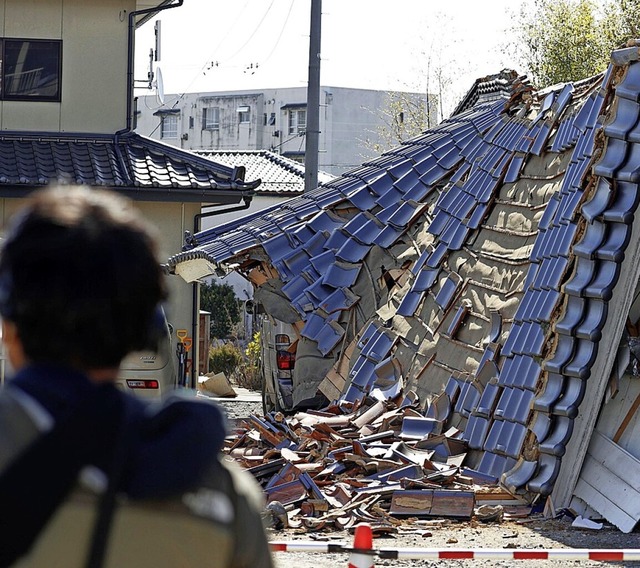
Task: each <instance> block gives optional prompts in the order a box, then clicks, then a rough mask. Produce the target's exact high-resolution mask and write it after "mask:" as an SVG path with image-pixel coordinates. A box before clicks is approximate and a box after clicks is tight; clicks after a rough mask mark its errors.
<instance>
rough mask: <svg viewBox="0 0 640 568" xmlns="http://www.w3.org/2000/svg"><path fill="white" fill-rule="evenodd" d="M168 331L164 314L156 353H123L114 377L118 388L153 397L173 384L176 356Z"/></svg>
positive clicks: (166, 390) (141, 395) (164, 391)
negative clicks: (118, 370)
mask: <svg viewBox="0 0 640 568" xmlns="http://www.w3.org/2000/svg"><path fill="white" fill-rule="evenodd" d="M163 317H164V312H163ZM171 334H172V329H171V325H170V324H169V322H168V321H167V320H166V317H164V329H163V332H162V338H161V340H160V343H159V345H158V351H157V353H156V352H154V351H136V352H134V353H131V354H129V355H128V356H127V357H125V359H124V361H123V362H122V365H121V366H120V372H119V374H118V381H117V385H118V386H119V387H120V388H121V389H123V390H125V391H128V392H130V393H133V394H134V395H136V396H140V397H143V398H152V399H154V398H160V397H161V396H163V395H165V394H166V393H167V392H169V391H171V390H173V389H175V388H176V385H177V373H176V362H175V360H176V357H175V354H174V353H173V349H172V347H171Z"/></svg>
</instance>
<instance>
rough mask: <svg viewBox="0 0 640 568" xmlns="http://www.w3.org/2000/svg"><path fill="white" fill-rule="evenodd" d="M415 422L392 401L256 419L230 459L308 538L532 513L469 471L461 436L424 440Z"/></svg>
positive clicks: (237, 434)
mask: <svg viewBox="0 0 640 568" xmlns="http://www.w3.org/2000/svg"><path fill="white" fill-rule="evenodd" d="M416 414H417V412H416V409H415V408H414V406H413V405H410V406H402V405H401V404H398V403H397V402H395V401H393V400H388V401H385V402H380V401H372V402H370V403H369V404H367V403H366V402H362V403H358V404H355V405H353V406H352V407H346V408H345V407H343V406H338V405H331V406H329V407H327V408H324V409H322V410H321V411H314V410H308V411H305V412H298V413H296V414H295V415H292V416H284V415H282V414H281V413H270V414H267V415H265V416H258V415H257V414H251V415H250V416H249V417H248V418H246V419H244V420H238V421H236V422H235V426H234V429H233V431H232V432H231V434H230V435H229V436H228V437H227V440H226V444H225V448H224V451H225V453H226V454H228V455H229V456H230V457H231V458H232V459H233V460H235V461H237V462H238V463H240V464H241V465H242V466H243V467H244V468H246V469H248V470H249V471H250V472H251V473H252V474H253V475H254V477H255V478H256V479H257V480H258V482H259V483H260V485H261V486H262V488H263V490H264V493H265V496H266V501H267V504H268V505H269V506H270V510H271V512H272V513H273V512H274V504H275V507H276V508H275V510H276V511H277V515H272V517H273V519H274V520H275V521H277V524H278V525H279V526H288V527H290V528H292V529H299V530H301V531H304V532H312V533H316V532H318V531H327V530H328V531H332V530H340V531H342V530H349V529H352V528H353V527H354V526H355V525H357V524H358V523H361V522H366V523H369V524H370V525H371V526H372V529H373V531H374V534H377V535H382V534H394V533H398V532H399V531H403V530H404V531H406V530H418V531H419V532H420V534H421V535H422V536H423V537H430V536H431V532H430V531H429V530H428V528H437V527H439V526H442V523H446V522H450V521H451V520H473V521H474V522H475V521H477V520H478V521H483V524H484V523H488V522H493V523H496V522H502V520H503V518H505V517H510V516H513V517H522V516H526V515H527V514H528V513H529V512H530V511H531V507H529V506H528V504H527V503H526V502H524V501H522V500H520V499H518V498H516V497H515V496H513V495H511V494H510V493H509V492H508V491H506V490H505V489H504V488H503V487H501V486H500V485H499V483H498V480H497V479H491V478H488V476H486V475H485V474H480V473H478V472H477V471H475V470H473V469H472V468H469V467H465V466H463V463H464V462H465V461H466V460H465V458H466V457H467V454H468V453H469V451H470V450H469V448H468V447H467V444H466V442H464V441H463V440H462V439H461V437H460V431H459V430H457V429H455V428H450V429H449V430H447V431H446V432H444V433H442V428H430V429H429V430H430V431H428V432H426V433H424V434H423V435H420V436H417V435H416V433H415V432H416V429H415V418H416ZM283 510H284V511H285V512H286V518H283ZM427 527H428V528H427Z"/></svg>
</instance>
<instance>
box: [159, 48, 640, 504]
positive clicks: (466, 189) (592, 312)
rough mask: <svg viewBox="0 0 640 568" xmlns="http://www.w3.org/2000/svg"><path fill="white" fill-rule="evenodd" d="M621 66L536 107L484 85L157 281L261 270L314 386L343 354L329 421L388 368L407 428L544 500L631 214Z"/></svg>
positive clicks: (635, 83)
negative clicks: (400, 392)
mask: <svg viewBox="0 0 640 568" xmlns="http://www.w3.org/2000/svg"><path fill="white" fill-rule="evenodd" d="M634 49H635V52H629V53H627V54H626V56H625V57H619V58H618V59H616V57H615V55H616V54H614V58H613V62H614V63H612V65H611V66H610V68H609V70H608V71H607V73H605V74H603V75H599V76H597V77H593V78H591V79H588V80H585V81H581V82H579V83H574V84H566V85H558V86H556V87H553V88H550V89H547V90H545V91H543V92H535V91H534V90H533V89H532V88H531V86H530V85H529V84H528V83H527V82H526V81H524V80H522V79H521V78H518V77H517V76H516V75H515V74H511V73H506V72H503V73H501V74H499V75H497V76H496V77H493V78H491V77H490V78H485V79H483V80H482V81H480V82H478V83H476V85H474V87H473V89H472V91H471V92H470V94H469V95H468V96H467V97H466V98H465V99H464V100H463V102H462V103H461V104H460V105H459V107H458V109H457V110H456V113H455V114H454V115H453V116H452V117H451V118H450V119H448V120H445V121H444V122H442V123H441V124H440V125H439V126H437V127H436V128H433V129H431V130H429V131H427V132H425V133H424V134H422V135H420V136H418V137H415V138H413V139H412V140H409V141H407V142H405V143H403V144H402V145H401V146H399V147H398V148H396V149H394V150H391V151H390V152H387V153H385V154H384V155H382V156H380V157H379V158H377V159H375V160H371V161H370V162H367V163H365V164H363V165H362V166H361V167H359V168H356V169H354V170H352V171H350V172H347V173H345V174H344V175H342V176H341V177H339V178H337V179H335V180H333V181H331V182H329V183H328V184H326V185H325V186H323V187H321V188H318V189H317V190H314V191H312V192H309V193H307V194H304V195H302V196H299V197H296V198H294V199H292V200H290V201H288V202H287V203H286V206H284V207H280V208H277V209H273V210H271V211H269V212H267V213H265V214H264V215H258V216H253V217H252V218H248V219H245V220H240V221H237V222H234V223H233V224H231V225H228V226H226V227H223V228H219V229H216V230H214V231H212V232H207V233H201V234H199V235H196V241H197V243H198V245H197V246H195V247H194V248H191V249H190V250H185V251H184V252H182V253H180V254H178V255H176V256H174V257H172V258H171V259H170V260H169V266H170V267H171V268H173V269H174V270H177V271H179V269H180V265H181V263H183V262H186V261H197V260H198V259H203V260H206V261H207V262H209V263H211V264H213V265H225V264H229V263H234V264H236V265H239V266H240V267H241V269H243V270H246V271H247V272H248V271H249V270H251V269H252V268H254V267H256V266H259V265H260V264H261V263H266V264H268V265H270V267H271V268H272V269H275V271H276V272H277V274H278V276H279V279H280V280H281V282H282V283H283V288H282V293H283V294H284V295H285V296H286V298H287V300H288V301H289V302H290V303H291V305H292V306H293V307H294V308H295V310H297V312H298V313H299V315H300V320H301V322H302V323H303V327H302V332H301V335H302V337H303V338H304V340H305V341H307V342H311V343H312V344H314V342H315V344H316V345H317V350H318V351H319V353H321V354H322V355H325V356H326V358H327V361H328V364H327V367H326V369H327V370H328V369H329V368H330V367H331V365H333V363H334V362H335V360H336V359H339V358H341V357H344V353H343V348H344V346H345V345H347V344H349V343H352V344H354V345H355V347H354V351H353V353H351V354H350V360H349V369H350V370H349V373H348V376H347V377H346V383H345V386H344V389H343V391H342V393H341V394H340V396H339V398H338V399H337V402H338V403H341V404H349V403H354V402H356V401H358V400H359V399H362V397H364V396H365V395H366V394H367V393H368V392H370V390H371V389H372V388H374V387H375V386H376V382H377V381H380V379H381V378H382V377H381V376H379V375H377V374H376V371H375V369H376V368H377V366H378V365H379V364H380V363H381V362H382V361H385V360H387V359H389V358H390V357H391V358H393V359H394V360H396V361H397V362H398V363H399V365H400V367H401V368H402V380H403V384H404V388H405V389H406V390H414V391H416V393H417V394H418V395H419V396H420V397H421V398H422V399H423V400H424V399H430V401H431V402H430V404H428V405H426V407H425V409H424V412H425V415H426V416H427V417H430V418H433V419H437V420H438V421H440V422H442V424H443V429H446V428H457V429H458V430H459V431H460V432H461V437H462V439H463V440H464V441H466V443H467V444H468V447H469V448H470V450H471V452H470V453H469V454H468V457H467V463H466V464H465V465H466V466H467V467H468V468H470V469H475V470H476V471H479V472H481V473H482V474H484V475H485V476H490V477H493V478H495V479H496V480H501V482H502V483H503V485H504V486H505V487H507V488H509V489H510V490H511V491H513V492H517V493H526V494H529V495H534V496H535V495H539V494H541V495H548V494H549V493H550V492H551V490H552V488H553V485H554V482H555V480H556V478H557V476H558V472H559V469H560V465H561V460H562V456H563V455H564V453H565V449H566V444H567V442H568V440H569V439H570V437H571V435H572V432H573V425H574V419H575V417H576V416H577V415H578V412H579V405H580V403H581V401H582V399H583V397H584V393H585V386H586V382H585V381H587V379H589V377H590V375H591V370H592V367H593V365H594V361H595V359H596V357H597V355H598V348H599V342H600V340H601V337H602V329H603V327H604V324H605V322H606V321H607V313H608V304H609V302H610V300H611V299H612V297H613V295H614V293H615V287H616V284H617V282H618V279H619V275H620V266H621V263H622V262H623V260H624V254H625V250H626V248H627V245H628V243H629V239H630V235H631V223H632V222H633V219H634V215H635V211H636V208H637V205H638V202H639V201H640V189H639V187H638V182H639V181H640V167H638V164H640V135H639V134H638V132H637V131H638V126H637V124H638V117H639V116H640V106H639V101H640V61H638V60H637V59H638V56H637V49H636V48H634ZM616 61H618V63H616ZM612 77H617V78H618V79H616V83H617V84H614V82H613V80H612ZM338 265H340V266H341V268H342V269H341V270H329V269H328V268H329V267H333V266H338ZM327 308H328V309H327ZM309 349H310V348H309V347H307V352H308V350H309ZM606 378H607V377H605V380H606ZM294 380H295V376H294Z"/></svg>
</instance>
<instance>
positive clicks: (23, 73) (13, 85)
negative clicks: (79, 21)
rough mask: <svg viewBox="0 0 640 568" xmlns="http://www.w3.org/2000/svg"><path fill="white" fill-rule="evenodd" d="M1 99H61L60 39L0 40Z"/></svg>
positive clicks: (57, 100)
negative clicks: (0, 43) (0, 56)
mask: <svg viewBox="0 0 640 568" xmlns="http://www.w3.org/2000/svg"><path fill="white" fill-rule="evenodd" d="M0 41H1V42H2V45H1V48H2V61H1V62H0V66H1V68H2V73H1V77H0V81H1V83H0V98H2V99H5V100H23V101H54V102H59V101H60V86H61V83H62V81H61V76H62V42H61V41H60V40H39V39H2V40H0Z"/></svg>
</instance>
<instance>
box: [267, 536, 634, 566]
mask: <svg viewBox="0 0 640 568" xmlns="http://www.w3.org/2000/svg"><path fill="white" fill-rule="evenodd" d="M270 546H271V550H272V551H273V552H319V553H337V552H348V553H352V552H354V547H350V546H346V545H345V544H344V542H339V541H334V542H316V541H302V540H299V541H290V542H271V543H270ZM355 552H362V549H356V550H355ZM369 554H370V555H372V556H377V557H378V558H381V559H390V560H409V559H412V560H420V559H424V560H469V559H472V560H473V559H477V560H597V561H600V562H630V561H634V560H635V561H638V560H640V549H637V548H620V549H591V550H590V549H587V548H584V549H583V548H548V549H542V548H531V549H527V548H520V549H517V548H475V549H459V548H440V549H438V548H380V549H371V551H370V552H369Z"/></svg>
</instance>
